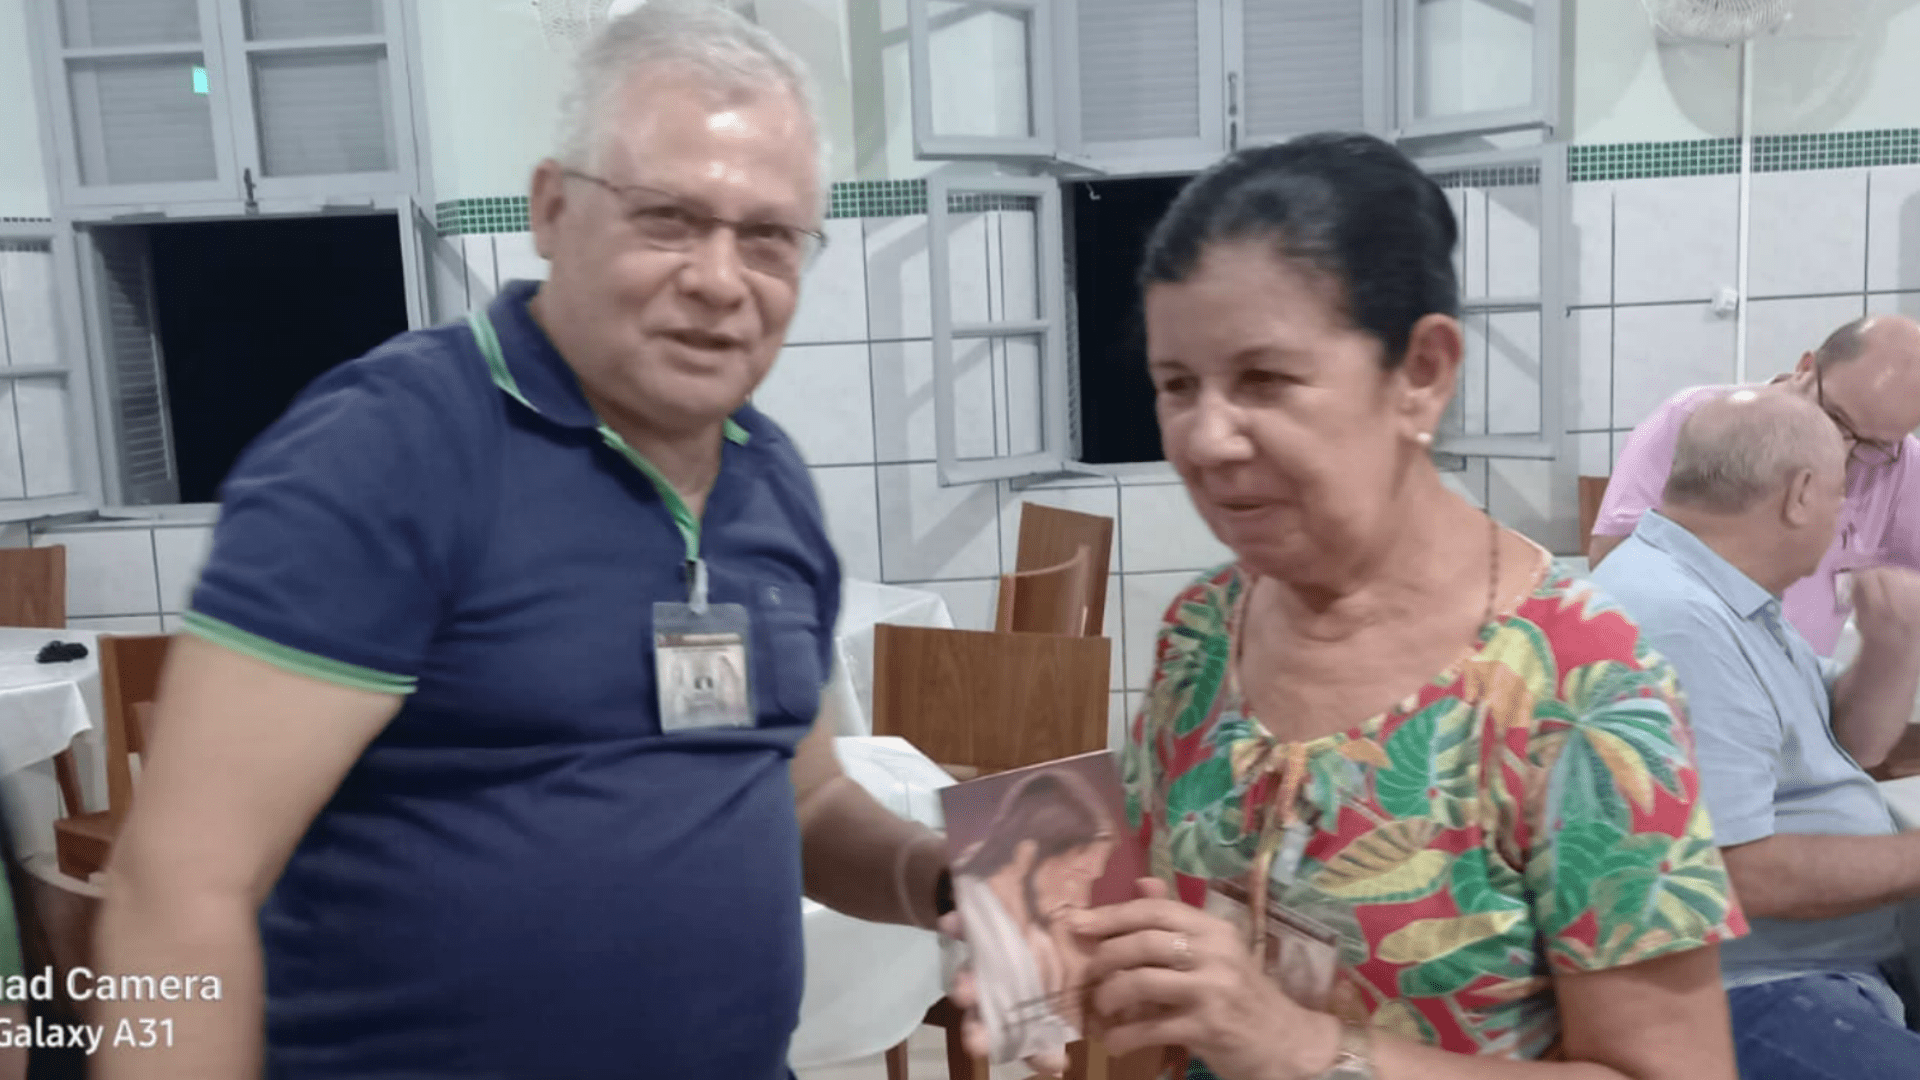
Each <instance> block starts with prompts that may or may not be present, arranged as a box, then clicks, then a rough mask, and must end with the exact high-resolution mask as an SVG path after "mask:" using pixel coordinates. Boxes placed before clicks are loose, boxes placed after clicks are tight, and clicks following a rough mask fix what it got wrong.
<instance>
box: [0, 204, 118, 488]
mask: <svg viewBox="0 0 1920 1080" xmlns="http://www.w3.org/2000/svg"><path fill="white" fill-rule="evenodd" d="M0 240H11V241H25V242H28V243H45V244H47V245H48V247H49V249H50V251H51V253H52V257H53V275H54V289H53V296H54V304H55V310H54V311H52V312H49V313H48V314H49V316H50V318H51V322H52V325H53V328H54V333H55V336H56V340H57V342H58V347H59V355H60V357H61V360H60V361H59V362H58V363H53V364H33V365H19V366H14V367H0V380H5V381H9V382H10V381H12V380H15V379H29V378H47V377H54V378H58V379H61V380H62V381H64V382H65V383H66V388H67V398H66V404H67V417H66V421H67V454H68V463H69V468H71V469H72V470H73V481H74V487H75V489H76V490H75V491H73V492H69V493H63V494H59V495H42V496H27V497H24V498H19V499H0V522H16V521H32V520H35V519H38V518H47V517H58V516H60V515H62V514H76V513H85V512H87V511H91V510H97V509H99V507H100V504H101V503H100V476H101V473H100V465H99V459H98V456H97V445H98V444H97V442H96V441H95V438H94V425H93V394H92V380H91V379H90V378H89V377H88V375H89V367H88V365H87V364H86V363H85V362H84V361H82V362H76V360H75V358H76V357H85V356H86V355H87V354H86V351H85V350H83V349H80V348H77V347H76V346H77V345H78V343H79V341H80V340H81V339H80V338H78V337H76V336H75V333H74V328H75V326H76V319H77V318H78V315H79V311H78V302H77V299H76V298H75V297H74V296H73V294H72V290H69V289H62V288H60V287H59V284H60V283H61V282H64V281H66V280H69V279H70V278H71V276H72V271H73V268H74V265H75V260H76V256H75V245H74V237H73V234H72V230H71V229H68V228H62V227H61V226H59V225H58V224H56V223H54V222H51V221H45V222H40V221H0ZM76 376H78V377H76Z"/></svg>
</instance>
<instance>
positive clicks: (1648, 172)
mask: <svg viewBox="0 0 1920 1080" xmlns="http://www.w3.org/2000/svg"><path fill="white" fill-rule="evenodd" d="M1873 165H1920V128H1898V129H1887V130H1882V131H1836V132H1827V133H1824V134H1820V135H1767V136H1763V137H1761V138H1760V139H1758V140H1756V141H1755V143H1754V147H1753V167H1754V170H1755V171H1756V172H1796V171H1802V170H1808V169H1852V168H1863V167H1867V166H1873ZM1739 171H1740V142H1739V140H1737V139H1694V140H1690V141H1683V142H1658V143H1593V144H1589V145H1576V146H1570V147H1568V148H1567V175H1568V178H1569V179H1571V180H1573V181H1574V182H1576V183H1577V182H1580V181H1587V180H1640V179H1648V178H1653V177H1663V176H1716V175H1721V174H1725V173H1735V172H1739ZM1538 180H1539V175H1538V173H1537V172H1536V171H1535V170H1533V169H1530V168H1502V169H1476V170H1472V171H1469V172H1461V173H1453V174H1448V175H1447V176H1445V177H1443V178H1442V185H1443V186H1445V187H1505V186H1512V185H1517V184H1534V183H1537V182H1538ZM1031 205H1032V202H1031V200H1029V199H1026V198H1025V197H1023V196H1018V195H984V194H961V195H954V196H952V197H950V199H949V200H948V209H949V210H951V211H952V212H954V213H979V212H981V211H983V210H993V209H1025V208H1027V207H1029V206H1031ZM926 212H927V183H926V181H925V180H854V181H848V182H846V183H840V184H835V185H833V192H832V195H831V197H830V198H829V201H828V210H827V216H828V217H829V218H870V217H906V216H909V215H913V214H924V213H926ZM21 220H27V221H31V220H38V219H32V218H0V221H21ZM434 220H435V224H436V225H437V226H438V227H439V230H440V234H441V235H442V236H451V235H455V234H458V233H501V232H525V231H526V230H527V199H526V196H524V195H510V196H502V197H496V198H484V199H453V200H450V201H448V202H443V203H441V204H440V205H439V206H437V207H435V208H434Z"/></svg>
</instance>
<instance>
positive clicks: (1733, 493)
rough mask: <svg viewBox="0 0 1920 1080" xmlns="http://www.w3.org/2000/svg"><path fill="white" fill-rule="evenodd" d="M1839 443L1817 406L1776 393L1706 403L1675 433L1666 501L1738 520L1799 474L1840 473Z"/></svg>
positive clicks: (1842, 447) (1837, 434)
mask: <svg viewBox="0 0 1920 1080" xmlns="http://www.w3.org/2000/svg"><path fill="white" fill-rule="evenodd" d="M1846 453H1847V449H1846V444H1845V442H1844V441H1842V439H1841V437H1840V431H1839V429H1838V428H1836V427H1834V425H1833V421H1832V420H1831V419H1829V418H1828V417H1827V414H1826V413H1824V412H1822V411H1821V410H1820V407H1819V406H1817V405H1815V404H1814V403H1813V402H1811V401H1808V400H1807V399H1805V398H1803V397H1801V396H1799V395H1797V394H1793V393H1790V392H1787V391H1783V390H1757V391H1756V390H1742V391H1737V392H1735V393H1732V394H1729V395H1727V396H1725V397H1722V398H1717V399H1715V400H1713V401H1709V402H1707V403H1706V404H1705V405H1702V406H1700V408H1699V409H1697V410H1695V411H1694V414H1693V415H1692V416H1690V417H1688V418H1687V422H1686V423H1685V424H1682V425H1681V427H1680V437H1679V442H1678V443H1677V444H1676V445H1675V447H1674V450H1673V468H1672V470H1671V471H1670V472H1668V474H1667V490H1666V496H1665V497H1666V501H1668V502H1670V503H1673V504H1675V505H1678V506H1689V507H1694V508H1696V509H1700V510H1705V511H1707V512H1709V513H1716V514H1741V513H1745V512H1746V511H1748V510H1750V509H1752V508H1753V507H1754V506H1755V505H1756V504H1758V503H1759V502H1760V501H1761V500H1762V499H1765V498H1767V497H1768V496H1770V495H1772V494H1774V493H1776V492H1778V491H1779V490H1780V489H1781V488H1782V487H1783V486H1784V485H1785V484H1786V483H1787V482H1788V481H1789V480H1791V479H1792V478H1793V477H1794V476H1795V475H1796V474H1797V473H1799V472H1800V471H1801V470H1803V469H1812V470H1816V471H1818V470H1822V469H1830V468H1844V467H1845V460H1846Z"/></svg>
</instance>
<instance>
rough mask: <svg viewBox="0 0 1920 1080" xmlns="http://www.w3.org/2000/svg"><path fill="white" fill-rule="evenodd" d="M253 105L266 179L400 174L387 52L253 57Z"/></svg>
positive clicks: (300, 53) (371, 50) (348, 51)
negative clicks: (394, 137) (393, 171)
mask: <svg viewBox="0 0 1920 1080" xmlns="http://www.w3.org/2000/svg"><path fill="white" fill-rule="evenodd" d="M253 98H254V113H255V122H256V123H257V124H258V125H259V128H260V159H261V160H260V166H261V172H262V173H263V174H264V175H266V176H315V175H330V174H340V173H378V172H390V171H392V170H393V168H394V167H395V166H394V140H393V122H392V103H391V99H390V98H389V96H388V93H387V54H386V50H384V49H351V50H329V51H326V52H310V53H308V52H299V53H263V54H259V55H256V56H254V58H253Z"/></svg>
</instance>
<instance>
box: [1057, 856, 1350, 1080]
mask: <svg viewBox="0 0 1920 1080" xmlns="http://www.w3.org/2000/svg"><path fill="white" fill-rule="evenodd" d="M1139 887H1140V893H1141V895H1142V897H1144V899H1140V900H1135V901H1132V902H1129V903H1125V904H1115V905H1113V906H1111V907H1105V908H1098V909H1095V910H1092V911H1086V912H1080V913H1077V914H1076V915H1075V916H1074V917H1073V919H1072V922H1071V928H1072V929H1073V930H1074V932H1076V933H1078V934H1080V935H1082V936H1084V937H1088V938H1092V939H1095V940H1096V941H1098V942H1099V944H1098V946H1097V947H1096V948H1095V950H1094V954H1093V961H1092V963H1091V964H1090V965H1089V967H1088V968H1087V982H1088V984H1089V985H1090V986H1092V987H1093V988H1094V990H1093V1008H1094V1010H1095V1011H1096V1013H1098V1015H1099V1016H1100V1017H1102V1018H1103V1020H1104V1025H1103V1029H1102V1036H1101V1037H1102V1039H1103V1040H1104V1041H1105V1043H1106V1045H1107V1048H1108V1050H1110V1051H1111V1052H1112V1053H1114V1054H1116V1055H1121V1054H1128V1053H1132V1052H1133V1051H1135V1050H1138V1049H1141V1048H1143V1047H1149V1046H1177V1047H1183V1048H1185V1049H1186V1050H1188V1051H1189V1052H1191V1053H1193V1054H1194V1055H1195V1056H1197V1057H1199V1058H1201V1059H1203V1060H1204V1061H1206V1063H1207V1067H1208V1068H1210V1069H1212V1070H1213V1072H1214V1073H1215V1074H1216V1075H1219V1076H1221V1077H1224V1078H1225V1080H1298V1078H1302V1077H1309V1076H1313V1075H1315V1074H1317V1073H1319V1072H1321V1071H1322V1070H1324V1069H1325V1068H1326V1067H1327V1066H1328V1065H1330V1064H1332V1062H1333V1059H1334V1056H1335V1053H1336V1047H1337V1046H1338V1045H1339V1040H1340V1026H1339V1022H1338V1021H1336V1020H1335V1019H1334V1018H1333V1017H1331V1016H1328V1015H1326V1014H1324V1013H1316V1012H1313V1011H1311V1010H1308V1009H1305V1008H1302V1007H1301V1006H1300V1005H1298V1004H1296V1003H1294V1001H1293V1000H1292V999H1290V998H1288V997H1287V995H1286V994H1285V993H1284V992H1283V991H1281V989H1280V988H1279V987H1278V986H1276V985H1274V982H1273V980H1271V979H1269V978H1267V976H1266V973H1265V972H1263V971H1261V970H1260V969H1259V968H1258V967H1256V966H1255V965H1254V963H1253V958H1252V956H1251V955H1250V952H1249V947H1248V945H1247V942H1246V939H1245V938H1244V937H1242V936H1241V934H1240V932H1239V931H1238V930H1236V929H1235V928H1234V927H1233V926H1232V925H1231V924H1230V923H1227V922H1225V921H1224V920H1221V919H1219V918H1216V917H1215V916H1212V915H1209V914H1207V913H1205V912H1203V911H1200V910H1198V909H1196V908H1193V907H1190V906H1188V905H1186V904H1183V903H1180V902H1179V901H1177V900H1173V899H1170V898H1169V897H1170V892H1169V890H1168V888H1167V886H1166V884H1165V883H1163V882H1160V881H1154V880H1144V881H1142V882H1140V886H1139Z"/></svg>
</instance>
